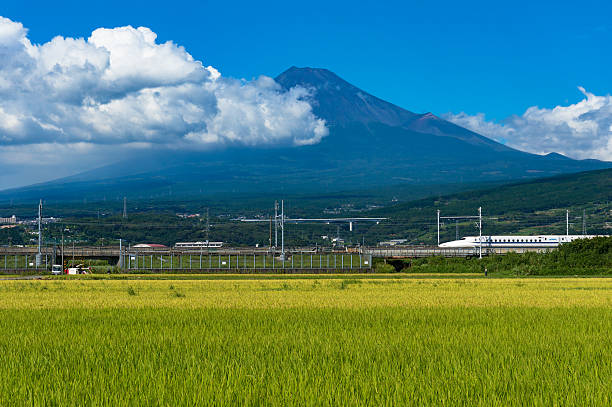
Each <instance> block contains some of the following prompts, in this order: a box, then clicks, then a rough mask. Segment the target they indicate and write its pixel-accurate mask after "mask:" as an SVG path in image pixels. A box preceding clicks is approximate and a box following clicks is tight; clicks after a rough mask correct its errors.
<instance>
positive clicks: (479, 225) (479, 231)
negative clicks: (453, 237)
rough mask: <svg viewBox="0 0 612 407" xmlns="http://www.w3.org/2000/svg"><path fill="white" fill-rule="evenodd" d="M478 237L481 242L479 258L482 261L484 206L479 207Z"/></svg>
mask: <svg viewBox="0 0 612 407" xmlns="http://www.w3.org/2000/svg"><path fill="white" fill-rule="evenodd" d="M478 236H479V239H478V240H480V250H479V253H478V258H479V259H482V206H479V207H478Z"/></svg>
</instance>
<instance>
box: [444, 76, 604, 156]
mask: <svg viewBox="0 0 612 407" xmlns="http://www.w3.org/2000/svg"><path fill="white" fill-rule="evenodd" d="M578 89H579V90H580V91H581V92H582V94H583V95H584V99H582V100H581V101H579V102H578V103H575V104H572V105H569V106H556V107H554V108H552V109H546V108H539V107H537V106H533V107H530V108H528V109H527V110H526V111H525V113H523V114H522V115H521V116H518V115H515V116H511V117H508V118H507V119H505V120H503V121H502V122H494V121H487V120H486V118H485V115H484V114H483V113H479V114H476V115H468V114H466V113H463V112H462V113H459V114H453V113H448V114H446V115H444V118H445V119H447V120H449V121H452V122H453V123H456V124H458V125H460V126H463V127H465V128H468V129H470V130H472V131H475V132H477V133H480V134H482V135H484V136H487V137H490V138H492V139H494V140H497V141H501V142H503V143H505V144H507V145H509V146H511V147H515V148H518V149H519V150H524V151H529V152H532V153H536V154H546V153H550V152H558V153H561V154H564V155H567V156H569V157H572V158H578V159H585V158H596V159H600V160H606V161H612V96H610V95H606V96H597V95H594V94H592V93H590V92H587V91H586V90H585V89H584V88H582V87H579V88H578Z"/></svg>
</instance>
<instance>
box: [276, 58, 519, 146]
mask: <svg viewBox="0 0 612 407" xmlns="http://www.w3.org/2000/svg"><path fill="white" fill-rule="evenodd" d="M276 81H277V82H278V83H279V84H281V86H283V88H285V89H290V88H292V87H294V86H302V87H305V88H307V89H311V90H312V97H311V104H312V106H313V111H314V113H315V114H316V115H317V116H319V117H321V118H323V119H325V120H326V121H327V123H328V124H330V125H332V126H348V125H352V124H355V123H361V124H366V125H368V124H371V123H377V124H384V125H386V126H390V127H400V128H402V129H405V130H410V131H413V132H417V133H423V134H424V135H427V136H432V135H433V136H442V137H452V138H456V139H459V140H462V141H465V142H467V143H469V144H472V145H475V146H480V147H487V148H490V149H492V150H495V151H499V152H511V151H514V150H513V149H511V148H510V147H507V146H504V145H503V144H500V143H498V142H496V141H494V140H491V139H489V138H486V137H483V136H481V135H479V134H477V133H474V132H472V131H470V130H468V129H465V128H463V127H460V126H457V125H456V124H454V123H451V122H449V121H446V120H444V119H442V118H440V117H438V116H436V115H434V114H433V113H431V112H427V113H424V114H416V113H413V112H411V111H409V110H406V109H403V108H401V107H399V106H396V105H394V104H392V103H389V102H386V101H384V100H382V99H379V98H377V97H376V96H373V95H371V94H369V93H367V92H365V91H363V90H361V89H359V88H358V87H356V86H354V85H352V84H350V83H348V82H347V81H345V80H344V79H342V78H340V77H339V76H338V75H336V74H335V73H333V72H331V71H330V70H328V69H321V68H297V67H295V66H293V67H291V68H289V69H288V70H286V71H285V72H283V73H282V74H280V75H279V76H278V77H276Z"/></svg>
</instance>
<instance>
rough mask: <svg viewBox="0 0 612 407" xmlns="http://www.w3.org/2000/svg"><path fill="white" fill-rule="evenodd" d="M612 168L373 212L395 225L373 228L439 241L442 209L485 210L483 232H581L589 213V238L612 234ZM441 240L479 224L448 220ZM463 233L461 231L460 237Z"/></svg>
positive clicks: (411, 238) (382, 233)
mask: <svg viewBox="0 0 612 407" xmlns="http://www.w3.org/2000/svg"><path fill="white" fill-rule="evenodd" d="M610 201H612V170H601V171H589V172H583V173H578V174H572V175H562V176H557V177H552V178H544V179H539V180H535V181H528V182H523V183H515V184H510V185H503V186H498V187H493V188H486V189H483V190H474V191H469V192H460V193H455V194H450V195H446V196H439V197H432V198H426V199H420V200H415V201H412V202H407V203H403V204H399V205H396V206H393V207H388V208H383V209H380V210H376V211H372V212H371V215H373V216H374V215H376V216H385V217H389V218H390V221H388V222H384V223H381V224H380V225H376V226H374V227H372V228H371V229H370V230H369V233H371V234H372V235H375V236H392V237H397V238H407V239H408V240H409V242H411V243H426V244H433V243H435V242H436V240H437V237H436V211H437V210H438V209H439V210H440V212H441V215H442V216H460V215H472V216H474V215H477V211H478V207H479V206H481V207H482V211H483V217H484V218H483V234H485V235H489V234H565V232H566V222H565V211H566V210H570V231H569V232H570V234H581V233H582V226H583V218H582V215H583V211H584V213H585V215H586V216H585V225H586V231H587V233H588V234H608V233H610V227H611V225H612V218H611V209H612V208H611V206H610ZM441 223H442V225H441V241H449V240H455V238H456V235H457V234H458V235H459V237H462V236H469V235H477V234H478V229H477V228H476V227H475V224H474V220H471V221H461V220H459V221H457V223H455V221H454V220H442V222H441ZM457 232H458V233H457Z"/></svg>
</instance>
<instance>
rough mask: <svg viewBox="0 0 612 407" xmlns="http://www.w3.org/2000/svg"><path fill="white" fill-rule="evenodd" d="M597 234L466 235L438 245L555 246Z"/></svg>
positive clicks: (453, 246)
mask: <svg viewBox="0 0 612 407" xmlns="http://www.w3.org/2000/svg"><path fill="white" fill-rule="evenodd" d="M594 237H597V235H540V236H482V237H479V236H466V237H464V238H462V239H461V240H453V241H451V242H446V243H441V244H440V247H449V248H477V247H480V245H481V243H480V242H481V240H482V247H483V248H485V247H486V248H491V247H500V248H528V247H534V248H546V247H557V246H559V245H560V244H561V243H568V242H571V241H574V240H577V239H592V238H594Z"/></svg>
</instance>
